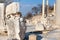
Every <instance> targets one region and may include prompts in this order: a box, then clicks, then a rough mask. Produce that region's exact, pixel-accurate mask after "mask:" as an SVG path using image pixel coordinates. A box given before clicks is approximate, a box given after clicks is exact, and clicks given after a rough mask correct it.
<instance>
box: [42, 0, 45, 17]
mask: <svg viewBox="0 0 60 40" xmlns="http://www.w3.org/2000/svg"><path fill="white" fill-rule="evenodd" d="M44 10H45V0H43V3H42V17H44Z"/></svg>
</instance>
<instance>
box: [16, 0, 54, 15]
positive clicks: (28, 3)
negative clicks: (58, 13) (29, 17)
mask: <svg viewBox="0 0 60 40" xmlns="http://www.w3.org/2000/svg"><path fill="white" fill-rule="evenodd" d="M16 1H18V2H20V11H21V12H22V14H23V15H26V13H27V12H30V11H31V8H32V7H34V6H37V5H38V4H42V0H16ZM54 2H55V0H49V5H53V4H54Z"/></svg>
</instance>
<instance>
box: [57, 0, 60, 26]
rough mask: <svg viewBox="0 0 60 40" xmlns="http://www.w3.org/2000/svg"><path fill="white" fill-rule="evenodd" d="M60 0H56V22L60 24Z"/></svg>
mask: <svg viewBox="0 0 60 40" xmlns="http://www.w3.org/2000/svg"><path fill="white" fill-rule="evenodd" d="M59 4H60V0H56V24H57V25H59V26H60V5H59Z"/></svg>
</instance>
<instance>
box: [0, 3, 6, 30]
mask: <svg viewBox="0 0 60 40" xmlns="http://www.w3.org/2000/svg"><path fill="white" fill-rule="evenodd" d="M4 7H5V5H4V3H0V30H4Z"/></svg>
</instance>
